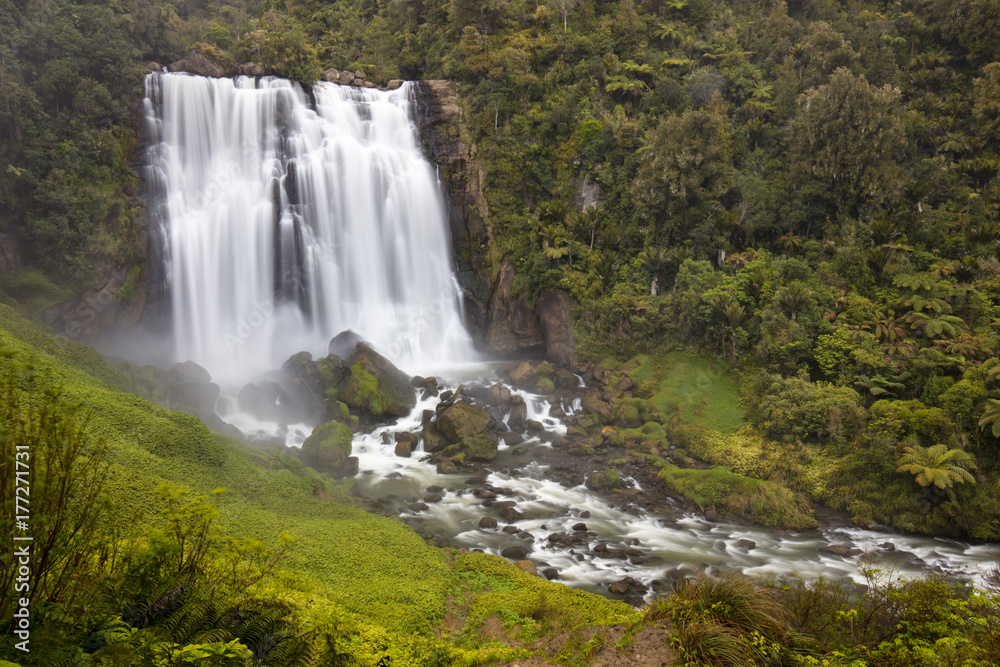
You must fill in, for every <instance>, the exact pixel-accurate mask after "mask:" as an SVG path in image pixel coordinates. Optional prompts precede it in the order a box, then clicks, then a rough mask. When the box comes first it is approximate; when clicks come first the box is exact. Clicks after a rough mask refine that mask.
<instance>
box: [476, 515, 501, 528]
mask: <svg viewBox="0 0 1000 667" xmlns="http://www.w3.org/2000/svg"><path fill="white" fill-rule="evenodd" d="M479 527H480V528H482V529H483V530H487V529H490V528H496V527H497V520H496V519H494V518H493V517H491V516H484V517H483V518H482V519H480V520H479Z"/></svg>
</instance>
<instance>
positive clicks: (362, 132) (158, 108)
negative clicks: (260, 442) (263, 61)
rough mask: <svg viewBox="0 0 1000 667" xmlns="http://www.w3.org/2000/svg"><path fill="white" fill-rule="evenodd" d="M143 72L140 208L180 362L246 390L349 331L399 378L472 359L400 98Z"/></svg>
mask: <svg viewBox="0 0 1000 667" xmlns="http://www.w3.org/2000/svg"><path fill="white" fill-rule="evenodd" d="M312 94H313V99H314V104H311V103H310V99H309V97H307V95H306V94H305V93H304V92H303V91H302V89H301V88H300V87H298V86H297V85H293V84H292V83H290V82H288V81H285V80H282V79H274V78H269V77H265V78H262V79H256V80H255V79H253V78H247V77H239V78H237V79H235V80H234V79H208V78H204V77H198V76H191V75H187V74H151V75H149V77H148V78H147V80H146V99H145V108H146V109H145V110H146V117H147V121H148V126H149V132H150V134H151V139H152V141H151V145H152V147H151V151H150V167H151V172H152V174H151V181H152V183H153V184H154V188H155V192H156V193H157V194H158V198H157V199H158V201H157V202H156V205H155V206H154V207H152V208H151V211H152V213H153V214H154V216H155V217H156V218H157V219H158V221H159V224H160V226H161V228H162V233H163V235H164V238H165V241H166V243H165V246H166V247H165V253H164V254H165V256H166V262H167V269H166V270H167V282H168V287H169V292H170V295H171V302H172V309H173V313H172V314H173V332H174V336H173V337H174V344H175V346H176V351H175V355H174V357H175V359H178V360H185V359H190V360H192V361H195V362H197V363H199V364H201V365H202V366H204V367H206V368H207V369H208V370H209V371H210V372H211V373H212V375H213V377H215V378H216V379H217V380H222V381H223V382H238V381H244V380H246V379H248V378H250V377H252V376H254V375H256V374H258V373H261V372H264V371H267V370H270V369H274V368H277V367H278V366H280V365H281V363H282V362H283V361H284V360H285V359H287V358H288V356H289V355H290V354H293V353H295V352H297V351H299V350H308V351H310V352H312V353H314V354H315V355H317V356H324V355H325V354H326V345H327V342H328V341H329V340H330V338H331V337H333V336H334V335H336V334H337V333H339V332H341V331H343V330H346V329H351V330H353V331H354V332H355V333H357V334H359V335H361V336H362V337H363V338H365V339H366V340H369V341H370V342H371V343H372V344H373V345H375V346H376V347H377V348H379V349H380V350H382V351H383V352H384V353H385V354H386V355H387V356H389V357H390V358H392V359H393V360H394V361H395V362H396V363H399V364H401V365H402V366H404V367H411V368H412V367H421V368H422V367H432V366H433V365H434V364H436V363H437V364H440V363H443V362H445V361H447V362H455V361H460V360H462V359H463V358H469V357H470V356H471V344H470V339H469V336H468V334H467V333H466V331H465V328H464V327H463V325H462V316H461V311H460V307H461V306H460V303H461V302H460V290H459V287H458V285H457V283H456V281H455V278H454V275H453V273H452V271H451V259H450V256H449V255H450V252H449V238H448V234H447V228H446V225H447V223H446V212H445V206H444V202H443V199H442V195H441V189H440V186H439V184H438V182H437V179H436V175H435V172H434V169H433V168H432V166H431V165H430V164H429V163H428V162H427V160H426V159H425V158H424V157H423V155H422V153H421V151H420V147H419V144H418V140H417V135H416V129H415V126H414V124H413V122H412V120H411V112H410V109H411V103H410V85H409V84H404V86H403V87H402V88H400V89H399V90H396V91H378V90H370V89H361V88H349V87H344V86H336V85H333V84H317V85H315V86H314V87H313V92H312Z"/></svg>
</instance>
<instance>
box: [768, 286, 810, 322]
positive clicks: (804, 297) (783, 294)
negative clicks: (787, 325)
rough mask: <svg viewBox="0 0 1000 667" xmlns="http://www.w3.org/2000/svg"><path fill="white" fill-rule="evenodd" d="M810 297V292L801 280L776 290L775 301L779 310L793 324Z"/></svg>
mask: <svg viewBox="0 0 1000 667" xmlns="http://www.w3.org/2000/svg"><path fill="white" fill-rule="evenodd" d="M811 296H812V290H811V289H807V288H806V286H805V285H804V284H803V283H802V281H801V280H793V281H792V282H790V283H788V285H786V286H785V287H782V288H781V289H780V290H778V293H777V295H775V300H776V301H777V303H778V305H779V306H781V309H782V310H783V311H785V314H786V315H788V317H789V318H790V319H791V320H792V322H794V321H795V319H796V317H797V316H798V314H799V311H800V310H802V307H803V306H805V305H806V303H808V302H809V297H811Z"/></svg>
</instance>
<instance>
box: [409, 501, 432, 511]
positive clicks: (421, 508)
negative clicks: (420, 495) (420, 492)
mask: <svg viewBox="0 0 1000 667" xmlns="http://www.w3.org/2000/svg"><path fill="white" fill-rule="evenodd" d="M410 509H411V510H413V511H414V512H423V511H424V510H426V509H428V507H427V504H426V503H422V502H419V501H418V502H415V503H410Z"/></svg>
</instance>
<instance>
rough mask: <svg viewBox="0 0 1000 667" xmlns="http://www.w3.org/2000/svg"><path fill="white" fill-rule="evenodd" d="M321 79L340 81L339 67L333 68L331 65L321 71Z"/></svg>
mask: <svg viewBox="0 0 1000 667" xmlns="http://www.w3.org/2000/svg"><path fill="white" fill-rule="evenodd" d="M323 80H324V81H333V82H336V81H340V70H339V69H334V68H332V67H331V68H330V69H328V70H324V71H323Z"/></svg>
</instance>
